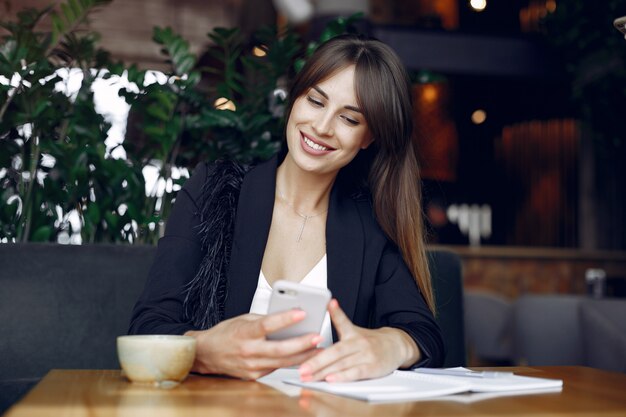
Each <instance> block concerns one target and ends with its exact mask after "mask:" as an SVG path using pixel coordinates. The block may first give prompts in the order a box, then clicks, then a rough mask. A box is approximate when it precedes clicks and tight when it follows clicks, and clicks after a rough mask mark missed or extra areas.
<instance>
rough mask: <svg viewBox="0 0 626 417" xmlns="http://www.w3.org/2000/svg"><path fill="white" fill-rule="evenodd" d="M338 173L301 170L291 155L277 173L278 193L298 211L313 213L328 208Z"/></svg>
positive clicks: (307, 213)
mask: <svg viewBox="0 0 626 417" xmlns="http://www.w3.org/2000/svg"><path fill="white" fill-rule="evenodd" d="M335 178H336V175H332V176H323V175H315V174H311V173H309V172H306V171H303V170H301V169H300V168H299V167H297V166H296V165H295V164H294V163H293V162H292V161H290V160H289V156H287V158H285V161H283V163H282V164H281V165H280V166H279V167H278V171H277V173H276V189H277V194H278V193H280V194H281V195H282V196H281V197H282V198H283V199H284V200H285V202H287V203H288V204H289V205H291V206H292V207H293V208H294V209H295V210H296V211H297V212H299V213H302V214H305V215H312V214H316V213H320V212H323V211H325V210H327V209H328V201H329V199H330V190H331V189H332V187H333V184H334V182H335Z"/></svg>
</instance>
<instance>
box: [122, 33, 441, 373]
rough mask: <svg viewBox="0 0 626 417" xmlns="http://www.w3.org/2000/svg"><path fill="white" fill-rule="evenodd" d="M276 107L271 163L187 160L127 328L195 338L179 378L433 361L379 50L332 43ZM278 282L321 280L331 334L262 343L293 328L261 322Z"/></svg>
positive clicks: (396, 92) (413, 168)
mask: <svg viewBox="0 0 626 417" xmlns="http://www.w3.org/2000/svg"><path fill="white" fill-rule="evenodd" d="M290 98H291V103H290V106H289V111H288V114H287V127H286V144H287V151H286V154H285V153H283V155H279V156H276V157H274V158H272V159H271V160H269V161H268V162H265V163H263V164H260V165H258V166H256V167H254V168H251V169H248V168H245V167H242V166H240V165H238V164H234V163H228V162H223V163H216V164H213V165H210V166H207V165H200V166H199V167H198V168H197V169H196V171H195V172H194V175H193V176H192V178H191V179H190V180H189V181H187V183H186V184H185V186H184V187H183V189H182V190H181V192H180V193H179V194H178V197H177V201H176V204H175V206H174V209H173V211H172V215H171V216H170V218H169V219H168V225H167V229H166V233H165V236H164V237H163V238H162V239H161V240H160V241H159V247H158V254H157V257H156V260H155V263H154V265H153V267H152V269H151V272H150V277H149V280H148V283H147V285H146V289H145V290H144V293H143V295H142V296H141V298H140V299H139V301H138V303H137V305H136V306H135V310H134V312H133V319H132V322H131V328H130V332H131V333H172V334H188V335H191V336H194V337H196V339H197V341H198V352H197V355H196V362H195V364H194V368H193V370H194V371H196V372H201V373H216V374H227V375H232V376H236V377H241V378H248V379H255V378H258V377H260V376H262V375H265V374H267V373H269V372H271V371H273V370H274V369H276V368H279V367H288V366H294V365H299V371H300V376H301V378H302V379H303V380H305V381H314V380H326V381H349V380H356V379H363V378H373V377H378V376H382V375H385V374H387V373H389V372H391V371H393V370H394V369H397V368H398V367H411V366H416V365H417V366H422V365H427V366H440V365H441V363H442V361H443V356H444V353H443V341H442V338H441V334H440V330H439V328H438V326H437V324H436V322H435V320H434V317H433V311H434V301H433V295H432V289H431V286H430V276H429V273H428V268H427V262H426V257H425V250H424V242H423V237H422V219H421V207H420V191H419V173H418V169H417V163H416V160H415V154H414V150H413V145H412V141H411V133H412V121H411V117H412V109H411V98H410V82H409V79H408V76H407V74H406V71H405V69H404V67H403V66H402V64H401V62H400V60H399V59H398V57H397V56H396V55H395V53H394V52H393V51H392V50H391V49H390V48H389V47H387V46H386V45H384V44H382V43H381V42H378V41H375V40H364V39H360V38H358V37H355V36H351V35H346V36H341V37H337V38H334V39H331V40H330V41H328V42H326V43H325V44H323V45H322V46H320V47H319V48H318V50H317V51H316V52H315V53H314V54H313V56H311V58H309V60H308V62H307V64H306V65H305V67H304V68H303V69H302V70H301V71H300V73H299V74H298V75H297V77H296V79H295V81H294V84H293V87H292V89H291V94H290ZM370 195H371V197H370ZM278 279H288V280H292V281H298V282H299V281H302V282H305V283H307V284H309V285H318V286H327V287H328V288H329V289H330V290H331V292H332V294H333V297H334V299H333V300H332V301H331V303H330V304H329V307H328V313H329V318H330V321H332V324H333V326H334V329H333V330H332V331H331V329H330V322H327V323H326V324H325V326H324V327H323V329H322V332H321V334H319V335H318V334H313V335H311V334H310V335H304V336H300V337H297V338H292V339H288V340H283V341H270V340H267V339H266V335H267V334H269V333H272V332H274V331H276V330H279V329H282V328H285V327H288V326H290V325H292V324H294V323H296V322H298V321H300V320H302V319H303V312H295V311H291V312H284V313H280V314H274V315H263V313H264V312H265V311H266V309H267V299H268V294H269V291H270V290H271V285H272V283H273V282H275V281H276V280H278ZM340 305H341V307H340ZM255 313H256V314H255ZM258 313H261V314H258ZM331 339H332V340H331ZM333 341H334V342H335V343H334V344H333V343H332V342H333ZM318 346H322V347H318ZM324 346H326V347H324Z"/></svg>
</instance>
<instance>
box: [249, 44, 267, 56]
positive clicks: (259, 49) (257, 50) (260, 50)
mask: <svg viewBox="0 0 626 417" xmlns="http://www.w3.org/2000/svg"><path fill="white" fill-rule="evenodd" d="M266 49H267V48H266V47H265V46H264V45H261V46H255V47H254V49H253V50H252V54H253V55H254V56H258V57H264V56H265V55H267V52H265V50H266Z"/></svg>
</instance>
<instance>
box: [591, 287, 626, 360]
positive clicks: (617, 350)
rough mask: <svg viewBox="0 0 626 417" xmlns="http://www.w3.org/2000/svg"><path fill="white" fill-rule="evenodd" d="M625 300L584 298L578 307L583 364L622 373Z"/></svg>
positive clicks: (625, 350)
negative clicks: (583, 356)
mask: <svg viewBox="0 0 626 417" xmlns="http://www.w3.org/2000/svg"><path fill="white" fill-rule="evenodd" d="M625 318H626V300H624V299H599V300H594V299H586V300H584V301H583V302H582V303H581V304H580V326H581V331H582V334H583V352H584V355H585V363H586V364H587V365H589V366H592V367H594V368H600V369H606V370H608V371H618V372H626V320H625Z"/></svg>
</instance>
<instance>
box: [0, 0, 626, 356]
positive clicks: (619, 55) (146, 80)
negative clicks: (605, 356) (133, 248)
mask: <svg viewBox="0 0 626 417" xmlns="http://www.w3.org/2000/svg"><path fill="white" fill-rule="evenodd" d="M625 15H626V4H625V3H624V2H623V1H618V0H603V1H598V2H591V1H583V0H507V1H497V0H386V1H384V0H349V1H348V0H346V1H341V0H330V1H324V0H317V1H308V0H222V1H210V0H202V1H201V0H176V1H174V0H114V1H106V0H67V1H51V0H45V1H44V0H0V22H2V27H0V37H1V38H0V39H1V40H0V241H1V242H3V243H9V242H57V243H63V244H81V243H100V244H102V243H133V244H149V245H152V244H155V243H156V241H157V240H158V237H159V235H160V234H161V233H162V231H163V224H164V221H165V220H166V219H167V215H168V213H169V209H170V207H171V204H172V202H173V200H174V199H175V195H176V192H177V191H178V190H179V189H180V186H181V184H182V183H183V182H184V180H185V179H186V178H188V177H189V175H190V174H191V172H192V171H193V168H194V167H195V165H196V164H197V163H199V162H201V161H210V160H215V159H217V158H220V157H229V158H234V159H238V160H241V161H244V162H251V161H256V160H261V159H265V158H267V157H269V156H270V155H272V154H273V153H274V152H275V151H276V150H277V149H278V147H279V146H280V142H281V141H282V129H283V125H282V112H283V109H284V100H285V98H286V94H287V93H286V91H287V89H288V85H289V81H290V79H291V78H292V77H293V75H294V74H295V73H296V72H297V70H298V68H299V67H300V66H301V65H302V63H303V60H305V59H306V57H307V56H308V54H309V53H310V51H311V50H312V49H313V48H314V47H315V45H316V44H318V43H319V42H321V41H323V40H324V39H327V38H328V37H329V36H332V35H334V34H339V33H342V32H345V31H351V32H358V33H364V34H368V35H371V36H374V37H376V38H378V39H380V40H382V41H384V42H386V43H387V44H389V45H390V46H391V47H392V48H393V49H395V50H396V51H397V52H398V54H399V55H400V57H401V58H402V60H403V61H404V63H405V65H406V66H407V68H408V69H409V71H410V74H411V77H412V80H413V86H412V94H413V97H414V101H415V113H414V119H415V125H416V128H417V129H416V134H415V141H416V144H417V152H418V158H419V161H420V164H421V169H422V171H421V172H422V177H423V181H424V187H423V192H424V195H423V197H424V212H425V217H426V221H427V226H428V240H429V243H430V245H431V247H432V248H444V249H448V250H452V251H454V252H455V253H457V254H458V255H459V256H460V257H461V259H462V263H463V285H464V288H465V290H466V295H467V294H470V295H471V292H472V291H476V292H480V291H483V292H487V293H488V294H490V295H493V296H496V297H498V299H497V300H496V301H497V302H496V303H495V304H488V303H489V302H490V301H485V300H483V301H481V302H479V303H478V304H471V303H472V300H471V299H470V300H469V302H468V301H466V306H468V307H469V308H473V310H471V311H470V313H472V312H473V314H474V315H473V316H471V314H470V313H466V318H465V319H466V320H478V323H479V324H480V325H481V326H478V327H479V328H480V329H483V330H482V331H483V332H484V328H485V326H484V320H485V317H486V316H485V315H484V314H483V313H485V311H486V310H484V308H485V306H487V305H492V306H495V307H494V308H496V310H493V311H492V312H491V313H489V314H493V315H494V317H495V316H499V317H508V316H507V314H508V311H509V310H510V308H511V304H510V302H511V301H512V300H515V299H517V298H519V297H520V296H522V295H525V294H529V293H532V294H562V295H585V294H586V295H589V296H591V297H599V298H602V297H626V223H625V219H626V210H625V208H626V206H625V197H624V195H625V193H624V191H626V187H625V186H624V185H625V181H626V172H625V171H626V168H625V167H626V163H625V162H626V133H624V132H625V131H624V120H626V118H625V117H624V116H625V115H624V113H625V108H626V107H625V103H626V100H625V99H626V40H625V39H624V36H623V34H621V33H620V32H619V31H617V30H616V28H615V27H614V25H613V21H614V20H615V19H616V18H618V17H621V16H625ZM466 300H467V299H466ZM474 301H475V300H474ZM491 301H493V300H491ZM481 303H482V304H481ZM498 303H499V304H498ZM472 306H473V307H472ZM532 308H533V309H537V307H536V306H534V307H532ZM468 311H469V310H468ZM537 311H538V310H537ZM485 314H486V313H485ZM546 314H551V313H546ZM470 316H471V317H470ZM472 317H473V319H472ZM502 323H505V324H502ZM502 323H500V324H497V323H494V322H491V325H492V326H494V329H495V330H494V331H496V330H497V329H496V327H497V325H501V326H504V327H506V326H508V325H509V324H510V323H509V322H508V321H507V320H503V322H502ZM471 329H472V326H471V323H470V324H469V325H467V324H466V332H470V333H471V331H472V330H471ZM480 329H479V330H477V331H480ZM468 337H470V338H471V337H473V336H472V334H469V335H468ZM476 337H477V338H478V336H476ZM484 337H485V335H484V334H481V335H480V338H482V339H484ZM494 337H496V336H494ZM477 340H478V339H477ZM477 343H478V342H477ZM493 343H494V346H495V347H494V346H492V348H493V349H494V350H493V351H492V353H489V354H487V356H488V357H489V358H490V359H491V360H492V362H493V361H497V360H498V359H499V358H503V359H507V358H510V357H511V351H510V338H507V337H504V338H502V337H496V338H495V339H494V342H493ZM507 343H508V344H507ZM505 345H506V346H505ZM480 348H481V347H480V346H478V345H475V346H474V349H475V351H474V353H476V357H475V358H474V359H477V358H478V356H480V355H479V353H480V352H479V350H480ZM483 359H484V358H483ZM475 363H476V362H475Z"/></svg>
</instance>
